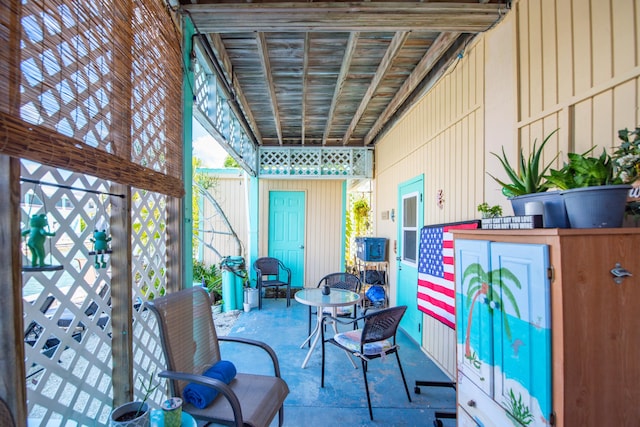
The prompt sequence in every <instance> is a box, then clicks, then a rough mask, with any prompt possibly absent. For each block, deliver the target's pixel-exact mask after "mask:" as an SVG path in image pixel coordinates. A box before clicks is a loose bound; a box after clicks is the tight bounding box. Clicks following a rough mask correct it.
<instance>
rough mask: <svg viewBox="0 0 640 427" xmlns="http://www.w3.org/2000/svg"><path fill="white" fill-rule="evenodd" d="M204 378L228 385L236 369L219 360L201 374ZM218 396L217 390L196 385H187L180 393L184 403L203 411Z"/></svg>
mask: <svg viewBox="0 0 640 427" xmlns="http://www.w3.org/2000/svg"><path fill="white" fill-rule="evenodd" d="M202 375H204V376H205V377H209V378H215V379H216V380H220V381H222V382H224V383H226V384H229V383H230V382H231V380H233V379H234V378H235V376H236V367H235V366H234V365H233V363H231V362H229V361H228V360H221V361H219V362H218V363H216V364H215V365H213V366H212V367H210V368H209V369H207V370H206V371H204V373H203V374H202ZM217 395H218V390H216V389H214V388H211V387H209V386H206V385H203V384H197V383H189V384H187V386H186V387H185V388H184V390H183V391H182V397H183V399H184V401H185V402H187V403H191V404H192V405H193V406H195V407H197V408H198V409H204V408H206V407H207V406H209V404H210V403H211V402H213V399H215V398H216V396H217Z"/></svg>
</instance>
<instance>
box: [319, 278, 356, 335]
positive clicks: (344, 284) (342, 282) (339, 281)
mask: <svg viewBox="0 0 640 427" xmlns="http://www.w3.org/2000/svg"><path fill="white" fill-rule="evenodd" d="M323 286H329V287H330V288H335V289H346V290H349V291H353V292H355V293H357V294H359V293H360V290H361V288H362V282H361V281H360V279H359V278H358V276H356V275H353V274H351V273H331V274H327V275H326V276H324V277H323V278H322V279H320V281H319V282H318V286H317V287H318V288H320V287H323ZM336 310H337V313H336V314H337V315H338V316H339V317H350V318H352V319H355V318H356V317H357V316H358V307H357V304H356V305H354V306H353V307H337V309H336ZM324 312H325V313H327V314H331V308H325V309H324ZM314 314H317V312H314V311H313V310H312V307H311V306H309V334H308V335H311V319H312V317H313V315H314ZM357 327H358V324H357V323H354V324H353V328H354V329H356V328H357Z"/></svg>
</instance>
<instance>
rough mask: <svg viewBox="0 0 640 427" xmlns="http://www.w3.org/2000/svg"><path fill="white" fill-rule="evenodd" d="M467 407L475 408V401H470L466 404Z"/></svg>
mask: <svg viewBox="0 0 640 427" xmlns="http://www.w3.org/2000/svg"><path fill="white" fill-rule="evenodd" d="M467 405H469V406H470V407H472V408H475V407H476V401H475V400H470V401H468V402H467Z"/></svg>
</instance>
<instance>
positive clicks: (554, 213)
mask: <svg viewBox="0 0 640 427" xmlns="http://www.w3.org/2000/svg"><path fill="white" fill-rule="evenodd" d="M509 200H510V201H511V207H512V208H513V213H514V214H515V215H524V214H525V212H524V205H525V203H527V202H542V205H543V206H544V215H543V221H544V222H543V223H544V228H569V218H568V217H567V211H566V210H565V206H564V200H563V198H562V196H561V195H560V191H546V192H544V193H531V194H524V195H522V196H516V197H512V198H510V199H509Z"/></svg>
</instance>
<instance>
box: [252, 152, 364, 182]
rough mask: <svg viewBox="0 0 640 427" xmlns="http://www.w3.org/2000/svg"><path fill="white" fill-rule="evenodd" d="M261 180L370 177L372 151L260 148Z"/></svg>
mask: <svg viewBox="0 0 640 427" xmlns="http://www.w3.org/2000/svg"><path fill="white" fill-rule="evenodd" d="M259 154H260V177H261V178H269V177H274V178H276V177H277V178H287V177H291V178H296V179H302V178H305V177H309V178H314V179H318V178H372V177H373V150H372V149H368V148H343V147H323V148H276V147H260V151H259Z"/></svg>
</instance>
